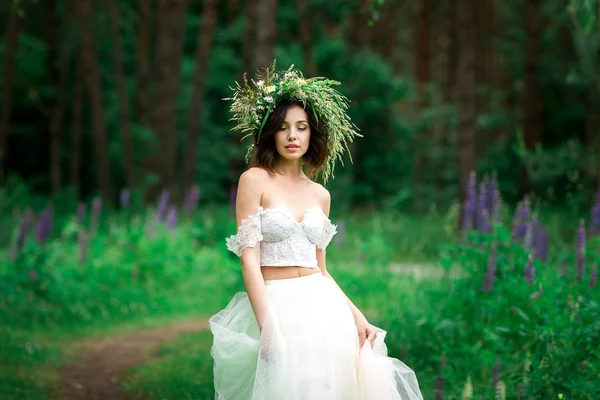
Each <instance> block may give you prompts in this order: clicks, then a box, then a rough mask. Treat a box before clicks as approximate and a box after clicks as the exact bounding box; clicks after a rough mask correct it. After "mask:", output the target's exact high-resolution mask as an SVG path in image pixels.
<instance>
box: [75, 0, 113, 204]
mask: <svg viewBox="0 0 600 400" xmlns="http://www.w3.org/2000/svg"><path fill="white" fill-rule="evenodd" d="M76 3H77V6H78V8H79V20H80V26H81V45H82V49H81V50H82V52H83V68H84V77H85V78H84V79H85V82H86V86H87V90H88V93H89V95H90V103H91V108H92V130H93V136H94V147H95V149H94V150H95V154H96V160H95V161H96V173H97V176H98V183H99V186H100V190H101V192H102V194H103V196H104V197H105V198H106V200H108V201H111V200H112V198H113V187H112V183H111V181H110V165H109V155H108V139H107V132H106V124H105V121H106V113H105V110H104V103H103V99H102V97H103V96H102V86H101V84H100V74H99V72H98V59H97V57H96V49H95V46H94V41H93V38H92V29H91V24H92V14H93V11H92V0H78V1H77V2H76Z"/></svg>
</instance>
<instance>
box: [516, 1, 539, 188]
mask: <svg viewBox="0 0 600 400" xmlns="http://www.w3.org/2000/svg"><path fill="white" fill-rule="evenodd" d="M539 7H540V0H529V1H527V2H525V32H526V35H527V36H526V44H525V54H526V55H525V96H524V98H523V101H524V104H523V133H524V135H525V138H524V139H525V146H526V147H527V149H528V150H534V149H535V147H536V145H538V144H539V143H541V141H542V118H541V116H542V115H541V114H542V99H541V96H540V93H539V91H538V86H537V72H538V63H539V57H540V45H539V34H540V18H539ZM530 192H531V179H530V177H529V174H528V173H527V169H526V168H525V167H524V166H523V167H522V179H521V185H520V194H521V196H524V195H526V194H528V193H530Z"/></svg>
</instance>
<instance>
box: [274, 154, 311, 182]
mask: <svg viewBox="0 0 600 400" xmlns="http://www.w3.org/2000/svg"><path fill="white" fill-rule="evenodd" d="M275 172H276V173H277V174H278V175H281V176H285V177H287V178H291V179H304V178H305V177H306V176H305V175H304V171H303V170H302V160H285V159H283V160H280V161H279V164H278V165H277V167H276V168H275Z"/></svg>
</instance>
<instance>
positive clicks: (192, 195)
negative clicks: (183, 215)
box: [183, 186, 200, 212]
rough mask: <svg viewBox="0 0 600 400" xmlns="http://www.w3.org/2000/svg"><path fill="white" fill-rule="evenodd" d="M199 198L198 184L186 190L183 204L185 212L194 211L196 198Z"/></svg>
mask: <svg viewBox="0 0 600 400" xmlns="http://www.w3.org/2000/svg"><path fill="white" fill-rule="evenodd" d="M199 198H200V189H199V188H198V186H194V187H192V188H191V189H190V191H189V192H188V194H187V196H186V198H185V202H184V204H183V210H184V211H185V212H191V211H194V210H195V209H196V208H197V207H198V200H199Z"/></svg>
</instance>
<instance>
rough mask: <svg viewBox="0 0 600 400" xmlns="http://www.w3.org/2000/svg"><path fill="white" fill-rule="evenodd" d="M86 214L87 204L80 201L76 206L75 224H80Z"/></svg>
mask: <svg viewBox="0 0 600 400" xmlns="http://www.w3.org/2000/svg"><path fill="white" fill-rule="evenodd" d="M86 213H87V204H85V203H84V202H83V201H80V202H79V204H78V205H77V223H79V224H80V223H82V222H83V219H84V218H85V214H86Z"/></svg>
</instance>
